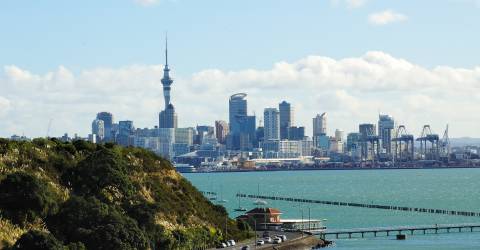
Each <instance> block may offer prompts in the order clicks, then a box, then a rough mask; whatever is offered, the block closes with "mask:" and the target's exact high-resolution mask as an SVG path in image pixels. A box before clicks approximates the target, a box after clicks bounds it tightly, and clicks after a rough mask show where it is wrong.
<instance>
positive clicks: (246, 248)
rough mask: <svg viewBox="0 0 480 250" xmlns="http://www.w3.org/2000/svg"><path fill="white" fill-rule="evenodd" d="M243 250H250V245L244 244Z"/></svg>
mask: <svg viewBox="0 0 480 250" xmlns="http://www.w3.org/2000/svg"><path fill="white" fill-rule="evenodd" d="M242 250H250V247H249V246H243V247H242Z"/></svg>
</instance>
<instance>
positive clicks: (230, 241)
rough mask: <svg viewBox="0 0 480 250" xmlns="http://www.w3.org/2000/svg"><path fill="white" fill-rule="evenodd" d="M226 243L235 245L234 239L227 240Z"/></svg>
mask: <svg viewBox="0 0 480 250" xmlns="http://www.w3.org/2000/svg"><path fill="white" fill-rule="evenodd" d="M227 244H230V246H235V245H236V243H235V241H234V240H229V241H227Z"/></svg>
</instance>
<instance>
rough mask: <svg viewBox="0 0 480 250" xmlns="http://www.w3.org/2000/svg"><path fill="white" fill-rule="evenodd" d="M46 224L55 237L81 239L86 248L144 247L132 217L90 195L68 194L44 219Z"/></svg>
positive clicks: (145, 240) (68, 239) (141, 235)
mask: <svg viewBox="0 0 480 250" xmlns="http://www.w3.org/2000/svg"><path fill="white" fill-rule="evenodd" d="M47 226H48V228H49V229H51V231H52V233H53V234H54V235H55V236H56V237H57V238H59V239H62V240H64V241H65V242H69V243H70V242H82V243H84V244H85V246H86V247H87V249H146V248H147V238H146V237H145V235H144V233H143V231H142V230H140V229H139V228H138V225H137V223H136V222H135V221H134V220H133V219H131V218H129V217H127V216H125V215H123V214H121V213H120V212H119V211H118V210H117V209H116V208H115V207H113V206H109V205H107V204H105V203H102V202H100V201H99V200H98V199H95V198H93V197H90V198H87V199H85V198H82V197H77V196H73V197H71V198H70V199H69V200H68V201H67V202H66V203H65V204H64V205H63V206H62V207H61V209H60V211H59V212H58V214H56V215H54V216H51V217H49V218H48V219H47Z"/></svg>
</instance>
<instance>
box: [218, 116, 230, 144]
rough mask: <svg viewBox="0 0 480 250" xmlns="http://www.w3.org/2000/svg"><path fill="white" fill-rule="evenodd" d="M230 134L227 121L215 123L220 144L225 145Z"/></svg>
mask: <svg viewBox="0 0 480 250" xmlns="http://www.w3.org/2000/svg"><path fill="white" fill-rule="evenodd" d="M227 134H228V123H227V122H226V121H215V136H216V137H217V140H218V142H219V143H220V144H225V139H226V137H227Z"/></svg>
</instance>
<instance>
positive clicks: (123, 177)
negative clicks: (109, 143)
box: [62, 149, 134, 200]
mask: <svg viewBox="0 0 480 250" xmlns="http://www.w3.org/2000/svg"><path fill="white" fill-rule="evenodd" d="M62 179H63V181H64V183H65V184H66V185H68V186H70V187H71V188H72V189H73V191H74V192H75V193H76V194H78V195H82V196H90V195H92V196H96V197H98V198H101V199H104V200H111V199H113V198H123V197H130V196H131V195H132V194H133V192H134V187H133V184H132V183H131V181H130V180H129V178H128V175H127V167H126V164H125V162H124V161H123V160H122V158H121V157H120V156H119V155H118V154H116V153H115V152H113V151H112V150H107V149H101V150H99V151H97V152H95V153H93V154H91V155H89V156H88V157H87V158H86V159H85V160H83V161H81V162H80V163H79V164H78V166H77V167H76V168H72V169H69V170H68V171H67V172H66V173H65V174H64V176H63V178H62ZM118 192H119V193H118ZM118 195H121V196H123V197H113V198H112V197H110V196H118Z"/></svg>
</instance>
